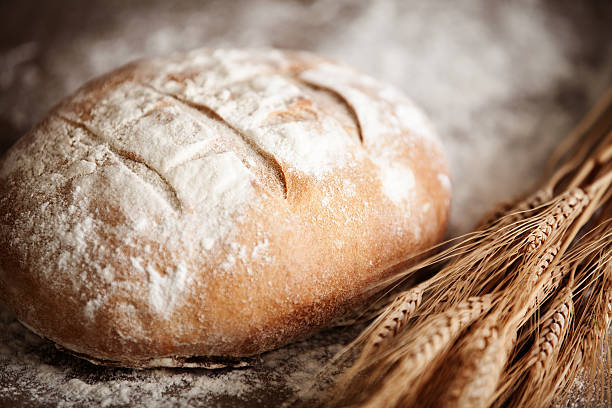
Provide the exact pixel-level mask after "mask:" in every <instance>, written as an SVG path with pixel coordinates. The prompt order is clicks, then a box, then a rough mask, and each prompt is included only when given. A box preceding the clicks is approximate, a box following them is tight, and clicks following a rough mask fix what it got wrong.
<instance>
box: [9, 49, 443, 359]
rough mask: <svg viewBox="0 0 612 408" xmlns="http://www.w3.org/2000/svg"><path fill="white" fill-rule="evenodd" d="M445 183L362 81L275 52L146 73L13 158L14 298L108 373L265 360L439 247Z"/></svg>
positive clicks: (65, 110) (182, 62) (80, 98)
mask: <svg viewBox="0 0 612 408" xmlns="http://www.w3.org/2000/svg"><path fill="white" fill-rule="evenodd" d="M446 174H447V169H446V163H445V158H444V155H443V153H442V151H441V147H440V144H439V142H438V141H437V139H436V137H435V136H434V134H433V131H432V129H431V126H430V125H429V123H428V122H427V120H426V119H425V117H424V115H423V114H422V113H421V112H420V111H419V110H418V109H417V108H416V107H415V106H414V105H413V104H412V103H411V102H410V101H409V100H408V99H407V98H405V97H404V96H402V95H401V93H400V92H399V91H397V90H395V89H393V88H391V87H389V86H387V85H384V84H381V83H379V82H378V81H376V80H374V79H372V78H370V77H368V76H366V75H363V74H360V73H358V72H356V71H354V70H352V69H350V68H348V67H345V66H342V65H339V64H336V63H333V62H330V61H328V60H325V59H323V58H320V57H316V56H313V55H311V54H308V53H301V52H284V51H276V50H250V51H245V50H198V51H194V52H191V53H189V54H186V55H180V56H174V57H163V58H155V59H148V60H142V61H137V62H135V63H132V64H130V65H127V66H125V67H122V68H120V69H118V70H117V71H115V72H113V73H111V74H109V75H107V76H104V77H101V78H98V79H95V80H94V81H92V82H90V83H89V84H86V85H85V86H84V87H83V88H81V89H80V90H78V91H77V92H76V93H75V94H74V95H72V96H70V97H68V98H67V99H66V100H64V101H63V102H62V103H61V104H60V105H58V107H57V108H56V109H54V110H53V111H52V112H51V113H50V115H49V116H48V117H47V118H46V119H45V120H44V121H43V122H42V123H41V124H39V125H38V126H37V127H36V128H35V129H33V130H32V131H31V132H30V133H29V134H28V135H27V136H26V137H24V138H23V139H22V140H21V141H20V142H18V143H17V145H16V146H14V147H13V148H12V149H11V150H10V151H9V153H8V154H7V155H6V156H5V157H4V158H3V160H2V162H1V165H0V190H1V191H2V193H3V194H2V197H1V198H0V206H1V209H2V214H3V218H2V220H1V222H0V233H1V235H2V237H0V240H1V242H0V244H2V246H3V247H4V248H5V249H4V250H3V252H2V253H0V255H2V256H3V257H4V258H6V259H8V261H7V267H8V270H9V272H4V270H3V271H2V272H1V274H2V275H1V276H0V279H2V283H3V285H0V300H1V301H2V302H3V303H6V304H7V305H8V306H9V307H10V308H11V309H12V310H13V311H15V313H16V314H17V315H18V317H19V318H20V319H21V320H22V321H24V322H26V323H27V324H29V325H31V326H32V327H35V328H36V329H37V331H38V332H40V333H42V334H43V335H44V336H47V337H49V338H51V339H52V340H54V341H56V342H57V343H59V344H61V345H63V346H64V347H66V348H70V349H72V350H73V351H75V352H77V353H81V354H86V355H90V356H92V357H93V358H95V359H97V360H113V361H118V362H120V363H121V364H126V365H138V364H139V363H138V362H139V361H141V362H142V361H145V360H147V361H151V358H165V357H175V356H190V355H217V356H219V355H221V356H243V355H251V354H254V353H258V352H261V351H264V350H268V349H270V348H273V347H277V346H279V345H282V344H284V343H286V342H288V341H291V340H293V339H296V338H299V337H301V336H304V335H306V334H308V333H310V332H312V330H315V329H316V328H318V327H321V326H324V325H325V324H326V323H327V322H329V321H330V319H331V318H333V316H335V315H337V314H338V313H341V312H342V311H343V310H344V309H346V308H348V307H350V306H351V305H353V304H354V303H356V302H358V301H359V300H360V299H362V298H363V296H364V295H363V291H364V289H365V288H367V287H368V285H369V284H370V283H371V282H373V281H374V280H376V279H378V278H380V277H382V276H383V275H384V273H385V271H386V270H387V269H388V268H389V267H391V266H393V265H394V263H396V262H399V261H401V260H402V259H404V258H406V257H408V256H409V255H410V254H411V253H414V252H415V251H417V250H419V249H420V248H422V247H424V246H427V245H430V244H433V243H434V242H435V241H437V240H438V239H439V238H440V237H441V235H442V234H443V231H444V228H445V225H446V220H447V212H448V199H449V194H450V191H449V183H448V177H447V175H446ZM445 177H446V178H445ZM425 206H427V211H422V210H421V209H422V208H424V207H425ZM15 269H18V272H15V271H14V270H15ZM2 288H10V289H2ZM51 310H53V311H54V312H53V313H51V312H50V311H51ZM160 361H161V360H160Z"/></svg>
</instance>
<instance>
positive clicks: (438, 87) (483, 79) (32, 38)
mask: <svg viewBox="0 0 612 408" xmlns="http://www.w3.org/2000/svg"><path fill="white" fill-rule="evenodd" d="M219 46H222V47H281V48H294V49H304V50H309V51H313V52H316V53H320V54H324V55H326V56H328V57H332V58H335V59H338V60H341V61H343V62H345V63H348V64H351V65H354V66H355V67H357V68H359V69H361V70H363V71H365V72H367V73H369V74H371V75H373V76H375V77H378V78H380V79H382V80H386V81H388V82H390V83H392V84H394V85H395V86H397V87H399V88H400V89H402V90H403V91H405V92H406V93H407V94H408V95H409V96H410V97H412V98H413V99H414V100H415V102H417V103H418V104H419V105H420V106H422V107H423V108H424V110H425V111H426V112H427V113H428V114H429V116H430V117H431V119H432V121H433V122H434V125H435V127H436V129H437V131H438V133H439V135H440V137H441V138H442V140H443V142H444V144H445V146H446V149H447V152H448V156H449V160H450V163H451V171H452V175H453V182H454V186H453V188H454V191H453V195H454V197H453V213H452V221H451V228H450V234H451V235H455V234H458V233H460V232H466V231H467V230H469V229H470V228H471V227H472V225H473V224H474V222H476V221H477V219H478V218H479V217H480V216H481V215H482V214H483V213H485V212H486V211H487V210H488V209H490V208H491V207H492V205H494V204H495V203H496V202H498V201H500V200H505V199H510V198H513V197H514V196H516V195H517V194H521V193H522V192H524V191H526V190H527V189H529V188H530V187H531V186H532V185H533V184H534V183H535V182H536V181H537V179H538V177H539V175H540V172H541V170H542V166H543V164H544V162H545V160H546V158H547V157H548V155H549V153H550V151H551V150H552V149H553V148H554V146H555V145H556V144H557V143H558V142H559V141H560V140H561V139H562V138H563V137H564V136H565V135H566V134H567V133H568V132H569V131H570V129H571V128H572V127H573V126H574V125H575V124H576V122H577V121H578V120H579V119H580V118H581V117H582V115H584V113H585V112H586V111H587V109H588V108H589V107H590V106H591V105H592V104H593V103H594V101H595V100H596V99H597V97H598V96H600V95H601V94H602V93H603V92H604V90H605V89H606V88H607V87H608V86H609V85H610V84H612V1H609V0H590V1H589V0H580V1H576V0H548V1H535V0H505V1H487V0H437V1H416V0H406V1H402V0H378V1H357V0H318V1H315V0H310V1H297V0H284V1H283V0H237V1H193V0H192V1H169V0H149V1H144V0H133V1H126V0H103V1H102V0H96V1H79V0H55V1H33V0H13V1H8V0H0V151H4V150H5V149H7V148H8V146H9V145H10V144H12V143H13V142H14V141H15V140H16V139H17V138H18V137H19V136H21V135H22V134H24V133H25V132H27V130H28V129H29V128H30V127H31V126H32V125H33V124H34V123H36V122H37V121H39V120H40V119H41V118H42V117H43V116H44V114H45V112H47V111H48V110H49V109H50V108H51V107H52V106H53V105H54V104H55V103H57V102H58V101H59V100H60V99H61V98H63V97H65V96H67V95H68V94H70V93H71V92H72V91H74V90H75V89H76V88H78V87H79V86H80V85H81V84H82V83H83V82H84V81H87V80H89V79H91V78H93V77H95V76H97V75H99V74H102V73H104V72H105V71H108V70H110V69H113V68H114V67H117V66H119V65H121V64H124V63H126V62H128V61H130V60H132V59H135V58H139V57H143V56H148V55H159V54H168V53H175V52H180V51H184V50H189V49H193V48H198V47H219ZM0 317H2V319H0V320H1V321H0V331H1V332H2V333H3V336H4V337H0V339H1V340H2V341H1V342H0V346H4V347H0V397H1V396H2V395H4V396H6V395H10V392H9V391H10V390H11V389H13V390H21V393H22V395H24V396H26V397H27V398H25V397H24V398H25V399H23V400H20V401H22V402H23V401H25V400H28V398H30V397H32V396H34V395H35V394H36V392H35V391H32V390H35V389H38V390H42V389H44V387H43V388H41V387H42V385H41V384H43V383H44V378H45V377H44V375H42V374H41V373H43V374H44V373H45V372H44V370H42V369H41V364H42V363H41V362H44V364H42V365H43V366H45V365H46V366H47V367H53V369H57V370H60V371H61V370H68V371H70V370H74V367H76V366H78V365H79V364H81V363H79V362H75V361H72V360H68V362H66V361H65V360H61V361H60V362H58V361H59V360H57V359H54V358H48V357H45V355H44V353H42V352H38V354H37V352H36V351H31V350H34V349H36V348H37V347H38V346H36V347H34V345H36V344H38V343H36V342H34V341H33V340H32V341H30V340H27V336H26V334H25V332H24V331H23V330H24V329H23V328H21V326H19V325H18V324H17V323H15V322H14V320H12V317H10V316H9V315H6V314H2V315H1V316H0ZM24 339H25V340H24ZM333 346H334V345H333V344H331V345H329V347H328V348H321V349H320V350H323V351H321V352H320V353H319V354H316V353H315V354H316V356H317V357H316V361H319V363H318V364H323V363H324V361H325V358H326V356H327V357H329V355H331V353H332V352H331V351H330V350H332V351H333V349H334V347H333ZM296 347H297V348H296ZM312 347H314V346H310V345H309V344H308V343H304V344H302V345H299V346H295V347H294V350H293V351H291V352H290V353H289V354H288V355H289V356H296V355H302V356H304V355H308V353H312V352H313V350H314V349H313V348H312ZM326 347H327V346H326ZM43 349H44V350H48V347H47V348H43ZM317 350H319V349H317ZM325 350H327V351H325ZM266 358H271V357H266ZM272 358H273V359H276V360H274V361H276V362H275V363H274V364H272V363H271V364H270V365H269V370H268V371H266V370H265V369H263V371H262V370H260V371H258V372H257V373H258V374H257V375H256V376H260V377H261V378H264V380H262V382H261V383H260V385H259V388H257V387H255V388H254V389H255V391H254V392H255V393H254V394H253V395H254V397H253V398H252V399H251V400H249V401H251V403H252V404H255V405H257V404H259V405H264V406H265V405H266V401H268V402H269V401H271V400H270V398H271V397H270V396H271V395H274V394H275V392H276V391H274V390H275V389H278V388H279V385H278V384H276V388H274V387H272V386H271V385H270V382H269V381H270V378H271V376H273V375H274V373H275V372H276V373H282V375H281V374H278V375H279V377H278V380H277V381H284V380H283V378H285V377H287V378H294V379H295V378H299V375H302V376H304V380H303V381H302V382H304V381H306V380H307V378H308V375H306V374H304V373H305V372H310V373H311V374H312V373H314V372H316V370H317V367H320V365H319V366H317V363H316V361H315V362H312V364H311V363H308V362H307V361H306V360H304V361H306V363H305V364H311V367H310V368H309V370H310V371H308V370H306V371H304V369H302V368H300V367H301V366H300V364H302V363H299V362H300V361H302V360H299V361H298V360H296V358H297V357H287V361H286V362H283V361H282V360H283V359H282V358H279V357H278V355H276V357H272ZM302 362H303V361H302ZM7 367H13V368H12V369H11V370H12V371H11V370H9V369H8V368H7ZM3 368H4V369H6V370H4V373H3V372H2V371H3V370H2V369H3ZM300 370H301V371H300ZM60 371H58V373H59V372H60ZM77 371H78V370H77ZM61 372H63V371H61ZM88 373H89V374H88V375H89V376H90V377H91V376H93V377H92V378H93V379H91V381H90V382H93V383H94V384H101V385H100V386H105V385H104V384H106V383H105V381H107V378H108V377H107V376H105V375H106V374H105V375H102V374H100V375H98V374H99V373H98V372H97V371H95V370H94V371H88ZM92 373H93V374H92ZM102 373H108V371H102ZM240 373H246V372H237V374H236V373H232V374H231V375H239V374H240ZM41 375H42V377H41ZM45 375H47V374H45ZM48 375H51V374H48ZM53 375H55V377H48V378H53V379H54V381H56V380H57V381H60V380H62V378H64V377H62V375H63V374H53ZM75 375H76V374H75ZM147 375H149V374H146V373H142V374H141V377H138V378H139V380H138V381H141V383H139V384H141V385H142V384H145V385H146V384H148V383H147V381H149V380H148V378H149V377H147ZM190 375H191V374H185V376H184V378H183V377H181V378H183V379H182V380H181V381H183V382H184V384H183V387H184V388H186V389H188V390H196V391H197V390H198V389H197V387H196V385H194V384H196V382H197V381H202V378H203V376H204V375H205V374H203V373H199V374H197V376H195V377H193V378H192V377H189V376H190ZM194 375H195V374H194ZM228 375H230V374H228ZM240 375H242V374H240ZM76 376H77V377H78V375H76ZM198 376H199V377H198ZM39 377H40V378H42V379H41V380H37V378H39ZM196 377H197V378H196ZM23 378H28V379H29V380H27V381H28V382H25V383H24V381H25V380H23ZM68 378H69V377H66V380H67V379H68ZM79 378H80V377H79ZM250 378H251V377H249V376H247V375H246V374H244V382H245V384H247V385H248V384H251V385H250V386H251V389H253V386H252V379H250ZM258 378H259V377H258ZM266 378H267V380H265V379H266ZM37 381H39V382H37ZM150 381H151V382H152V383H154V382H155V381H156V380H155V378H154V376H153V377H151V378H150ZM60 382H61V381H60ZM141 385H139V386H138V387H140V386H141ZM245 386H246V385H245ZM3 387H4V388H3ZM11 387H13V388H11ZM36 387H39V388H36ZM134 387H136V388H135V389H140V388H138V387H137V386H136V385H134ZM190 387H191V388H190ZM194 387H195V388H194ZM292 387H293V388H292ZM296 387H297V388H299V386H295V385H293V386H284V388H283V389H284V390H285V394H286V393H291V392H293V393H296V392H298V391H299V390H298V389H297V388H296ZM281 388H282V387H281ZM6 390H9V391H7V392H9V394H7V392H4V391H6ZM257 390H259V391H257ZM287 390H289V391H287ZM141 391H142V390H141ZM62 392H64V393H65V392H67V391H66V390H64V391H62ZM62 392H59V391H57V393H58V395H60V396H58V397H57V398H59V399H61V398H63V397H61V395H63V394H62ZM139 392H140V391H139ZM142 392H144V391H142ZM142 392H140V393H141V394H142ZM28 393H29V394H28ZM76 394H78V393H76ZM76 394H75V395H76ZM28 395H29V396H30V397H28ZM36 395H38V394H36ZM49 395H55V394H49ZM101 395H102V394H101ZM142 395H144V394H142ZM262 395H264V396H265V395H267V397H262ZM38 397H41V396H38ZM38 397H37V398H38ZM32 398H33V397H32ZM41 398H42V397H41ZM49 398H51V397H49ZM53 398H55V397H53ZM53 398H51V399H48V401H51V402H50V403H49V405H50V406H51V405H55V403H57V402H58V401H59V399H55V400H54V399H53ZM92 398H93V397H92ZM249 398H250V397H249ZM279 398H280V397H279ZM272 400H274V398H273V399H272ZM8 401H12V400H10V399H9V400H8ZM75 401H76V402H74V403H75V404H76V405H77V406H78V405H79V400H78V399H77V400H75ZM91 401H93V402H97V403H101V402H103V401H98V400H91ZM91 401H90V402H91ZM117 401H119V400H111V405H112V404H113V403H117ZM151 401H154V400H151ZM177 401H178V403H180V402H181V400H180V399H179V400H177ZM253 401H259V403H257V404H256V403H254V402H253ZM0 402H2V400H1V398H0ZM119 402H120V401H119ZM132 402H133V401H132ZM154 402H155V401H154ZM183 402H184V401H183ZM80 403H81V404H84V403H83V402H82V401H81V402H80ZM39 405H40V404H38V403H33V405H32V406H39ZM222 405H223V404H222Z"/></svg>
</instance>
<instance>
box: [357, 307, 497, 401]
mask: <svg viewBox="0 0 612 408" xmlns="http://www.w3.org/2000/svg"><path fill="white" fill-rule="evenodd" d="M494 300H495V297H494V296H493V295H486V296H482V297H474V298H469V299H467V300H466V301H464V302H461V303H459V304H457V305H455V306H454V307H451V308H449V309H448V310H446V311H444V312H442V313H439V314H438V315H433V316H428V317H427V319H424V320H421V321H418V322H417V324H416V325H415V326H413V327H412V328H411V331H410V333H409V338H408V339H407V340H406V341H405V342H404V344H400V345H398V346H396V347H395V348H394V351H393V352H392V353H391V354H390V355H388V356H387V358H386V359H385V364H384V372H381V369H380V367H377V368H376V369H375V370H374V372H373V373H372V375H373V376H374V377H377V378H380V377H382V376H383V375H384V379H385V381H384V382H382V383H381V384H375V387H372V388H377V389H376V391H374V392H373V393H372V394H370V395H371V396H370V397H369V398H368V399H367V400H366V401H365V402H364V403H363V406H364V407H382V406H396V405H397V404H398V402H400V401H408V400H412V399H414V398H415V397H416V395H415V394H414V392H415V391H416V390H417V389H418V388H419V386H420V384H421V382H422V381H423V377H422V376H421V373H422V372H423V371H424V370H425V369H426V367H427V366H429V365H435V362H434V360H435V359H436V357H438V356H439V355H441V354H443V351H444V350H447V349H448V348H450V347H451V346H452V344H453V341H454V340H455V338H456V337H457V336H458V335H459V334H460V333H461V331H462V330H464V329H465V328H466V327H468V326H469V325H470V324H472V323H473V322H474V321H475V320H476V319H478V318H480V317H481V316H482V315H483V314H484V313H486V312H487V311H488V310H489V309H490V308H491V307H492V306H493V303H494ZM370 391H372V390H371V389H370Z"/></svg>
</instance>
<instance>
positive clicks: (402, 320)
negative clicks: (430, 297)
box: [370, 286, 423, 348]
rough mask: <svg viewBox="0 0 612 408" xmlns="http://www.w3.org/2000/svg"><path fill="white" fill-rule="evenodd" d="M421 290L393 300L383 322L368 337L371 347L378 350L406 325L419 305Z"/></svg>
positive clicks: (416, 289) (409, 292)
mask: <svg viewBox="0 0 612 408" xmlns="http://www.w3.org/2000/svg"><path fill="white" fill-rule="evenodd" d="M422 296H423V289H422V288H421V287H419V286H417V287H415V288H413V289H411V290H408V291H406V292H403V293H402V294H400V295H399V296H398V297H396V298H395V300H394V301H393V303H392V304H391V306H390V308H389V309H388V311H387V312H385V313H384V314H383V315H382V316H383V320H382V321H381V323H380V324H378V325H377V329H376V330H375V331H374V332H373V333H372V335H371V336H370V338H371V346H372V347H373V348H378V347H380V346H381V345H383V344H384V343H385V342H387V341H388V339H389V336H395V335H397V334H398V333H399V331H400V330H402V328H403V327H404V326H405V325H406V323H407V322H408V319H409V318H410V317H411V316H412V314H413V313H414V312H415V310H416V309H417V307H419V305H420V304H421V300H422Z"/></svg>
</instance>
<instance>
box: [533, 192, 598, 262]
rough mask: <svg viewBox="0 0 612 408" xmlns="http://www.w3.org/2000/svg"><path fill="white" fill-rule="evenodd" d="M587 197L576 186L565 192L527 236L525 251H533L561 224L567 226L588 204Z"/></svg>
mask: <svg viewBox="0 0 612 408" xmlns="http://www.w3.org/2000/svg"><path fill="white" fill-rule="evenodd" d="M588 203H589V197H588V196H587V194H585V193H584V191H583V190H582V189H581V188H579V187H576V188H574V189H572V190H570V191H568V192H566V193H565V194H564V195H563V196H562V197H561V198H560V199H559V200H558V201H557V203H556V204H555V205H554V207H553V209H552V211H551V212H550V213H549V214H548V215H547V216H546V217H545V219H544V221H543V222H541V223H540V224H539V225H538V226H537V227H536V228H535V230H534V231H532V232H531V233H530V234H529V236H528V237H527V242H526V248H527V252H535V251H536V250H537V249H539V248H540V247H541V246H542V244H543V243H544V242H545V241H546V240H547V239H549V237H551V236H552V235H553V234H555V233H556V232H557V231H558V230H559V229H560V228H561V227H562V226H563V225H567V226H569V224H570V223H571V221H573V220H574V219H575V218H576V217H577V216H578V215H579V214H580V212H581V211H582V210H583V209H584V208H585V207H586V206H587V205H588Z"/></svg>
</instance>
